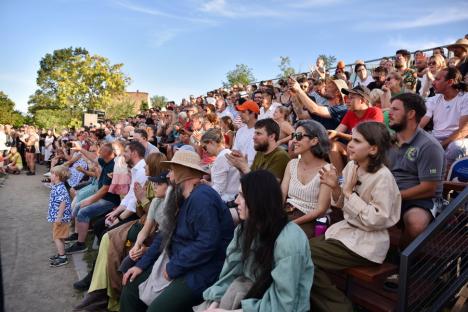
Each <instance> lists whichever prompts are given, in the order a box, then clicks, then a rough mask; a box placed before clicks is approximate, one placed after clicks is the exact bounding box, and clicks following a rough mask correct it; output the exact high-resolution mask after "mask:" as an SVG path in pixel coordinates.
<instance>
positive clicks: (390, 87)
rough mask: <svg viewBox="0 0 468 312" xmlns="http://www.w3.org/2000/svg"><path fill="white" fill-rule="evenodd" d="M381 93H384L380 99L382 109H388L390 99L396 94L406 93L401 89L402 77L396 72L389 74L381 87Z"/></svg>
mask: <svg viewBox="0 0 468 312" xmlns="http://www.w3.org/2000/svg"><path fill="white" fill-rule="evenodd" d="M382 91H383V92H384V94H383V95H382V97H381V99H380V102H381V103H382V109H389V108H390V99H391V98H392V97H394V96H396V95H398V94H401V93H404V92H406V90H405V88H404V87H403V77H401V75H400V74H399V73H397V72H390V73H389V74H388V75H387V78H386V79H385V82H384V85H383V86H382Z"/></svg>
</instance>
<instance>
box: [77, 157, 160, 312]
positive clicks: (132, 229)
mask: <svg viewBox="0 0 468 312" xmlns="http://www.w3.org/2000/svg"><path fill="white" fill-rule="evenodd" d="M165 160H166V157H165V156H164V154H161V153H151V154H149V155H148V157H146V165H145V173H146V176H148V177H159V176H160V175H161V162H162V161H165ZM138 185H139V184H138V183H135V186H136V187H135V189H134V192H135V196H136V199H137V205H136V216H135V217H132V216H130V217H128V219H129V220H130V221H128V220H123V221H121V222H120V223H117V225H114V226H112V227H110V228H109V229H108V232H107V233H105V234H104V235H103V236H102V239H101V243H100V245H99V253H98V256H97V259H96V262H95V265H94V268H93V270H92V271H91V272H90V273H89V274H88V275H89V277H91V276H92V279H91V282H90V286H89V289H88V295H87V296H85V298H84V300H83V301H82V303H81V304H79V305H78V306H77V308H80V309H84V308H86V307H88V306H90V305H92V304H93V305H94V304H96V303H102V305H103V307H104V308H105V307H106V306H107V300H108V298H109V299H110V300H109V306H108V309H109V310H111V311H118V297H119V294H120V290H121V287H122V284H121V281H122V275H121V273H120V272H119V271H118V268H119V265H120V262H121V260H122V259H123V258H124V256H125V255H126V254H127V251H128V250H129V249H130V247H131V244H132V243H133V242H135V241H136V239H137V235H138V233H139V232H140V230H141V229H142V228H143V227H144V224H145V223H146V220H147V215H148V213H149V207H150V204H151V201H152V199H153V198H154V196H155V191H154V183H153V182H151V181H147V182H146V183H145V185H144V186H143V187H141V186H140V187H138ZM164 194H165V193H164ZM125 212H128V211H127V210H125V211H124V212H123V213H122V214H124V213H125ZM132 214H133V213H132ZM89 277H88V279H89ZM85 279H86V278H85ZM85 279H84V280H85ZM84 282H85V281H83V283H84Z"/></svg>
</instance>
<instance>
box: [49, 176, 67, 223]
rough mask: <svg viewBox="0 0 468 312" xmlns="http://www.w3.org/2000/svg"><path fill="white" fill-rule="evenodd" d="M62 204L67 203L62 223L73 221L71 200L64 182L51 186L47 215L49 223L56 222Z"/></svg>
mask: <svg viewBox="0 0 468 312" xmlns="http://www.w3.org/2000/svg"><path fill="white" fill-rule="evenodd" d="M62 202H65V210H64V212H63V218H62V222H70V220H71V213H72V209H71V199H70V194H68V191H67V189H66V188H65V184H64V183H63V182H60V183H57V184H51V188H50V195H49V211H48V215H47V221H48V222H55V220H56V219H57V214H58V212H59V207H60V204H61V203H62Z"/></svg>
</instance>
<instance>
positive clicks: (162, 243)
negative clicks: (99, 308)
mask: <svg viewBox="0 0 468 312" xmlns="http://www.w3.org/2000/svg"><path fill="white" fill-rule="evenodd" d="M164 163H165V164H167V165H169V166H170V168H171V170H172V175H173V177H174V182H175V186H174V191H173V193H174V196H171V200H170V201H169V202H168V203H166V205H165V211H164V214H163V215H164V216H165V219H164V220H161V222H160V224H159V231H158V234H157V235H156V236H155V239H154V241H153V243H152V244H151V246H150V247H149V249H148V250H147V251H146V252H145V254H144V255H143V256H142V257H141V259H140V260H138V262H137V263H136V264H135V266H134V267H132V268H130V269H129V270H128V271H127V272H126V273H125V274H124V276H123V279H122V283H123V285H124V288H123V289H122V294H121V297H120V311H122V312H128V311H145V310H146V311H166V312H167V311H174V312H183V311H192V307H193V306H194V305H197V304H200V303H201V302H202V292H203V291H204V290H205V289H206V288H208V287H209V286H210V285H212V284H213V283H214V282H215V281H216V279H217V277H218V276H219V272H220V271H221V267H222V265H223V262H224V259H225V255H226V247H227V245H228V244H229V242H230V241H231V239H232V235H233V231H234V224H233V221H232V217H231V214H230V213H229V211H228V209H227V207H226V205H224V203H223V201H222V200H221V197H220V196H219V194H218V193H216V191H215V190H213V189H212V188H211V187H210V186H208V185H206V184H203V183H201V178H202V176H203V175H204V174H206V172H205V171H203V169H202V167H201V166H200V157H199V155H198V154H197V153H195V152H191V151H185V150H178V151H177V152H176V153H175V154H174V157H173V158H172V160H171V161H168V162H164Z"/></svg>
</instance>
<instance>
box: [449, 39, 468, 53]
mask: <svg viewBox="0 0 468 312" xmlns="http://www.w3.org/2000/svg"><path fill="white" fill-rule="evenodd" d="M455 47H462V48H464V49H465V51H468V39H465V38H462V39H458V40H457V41H456V42H455V43H453V44H450V45H448V46H447V49H448V50H449V51H450V50H451V49H453V48H455Z"/></svg>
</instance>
